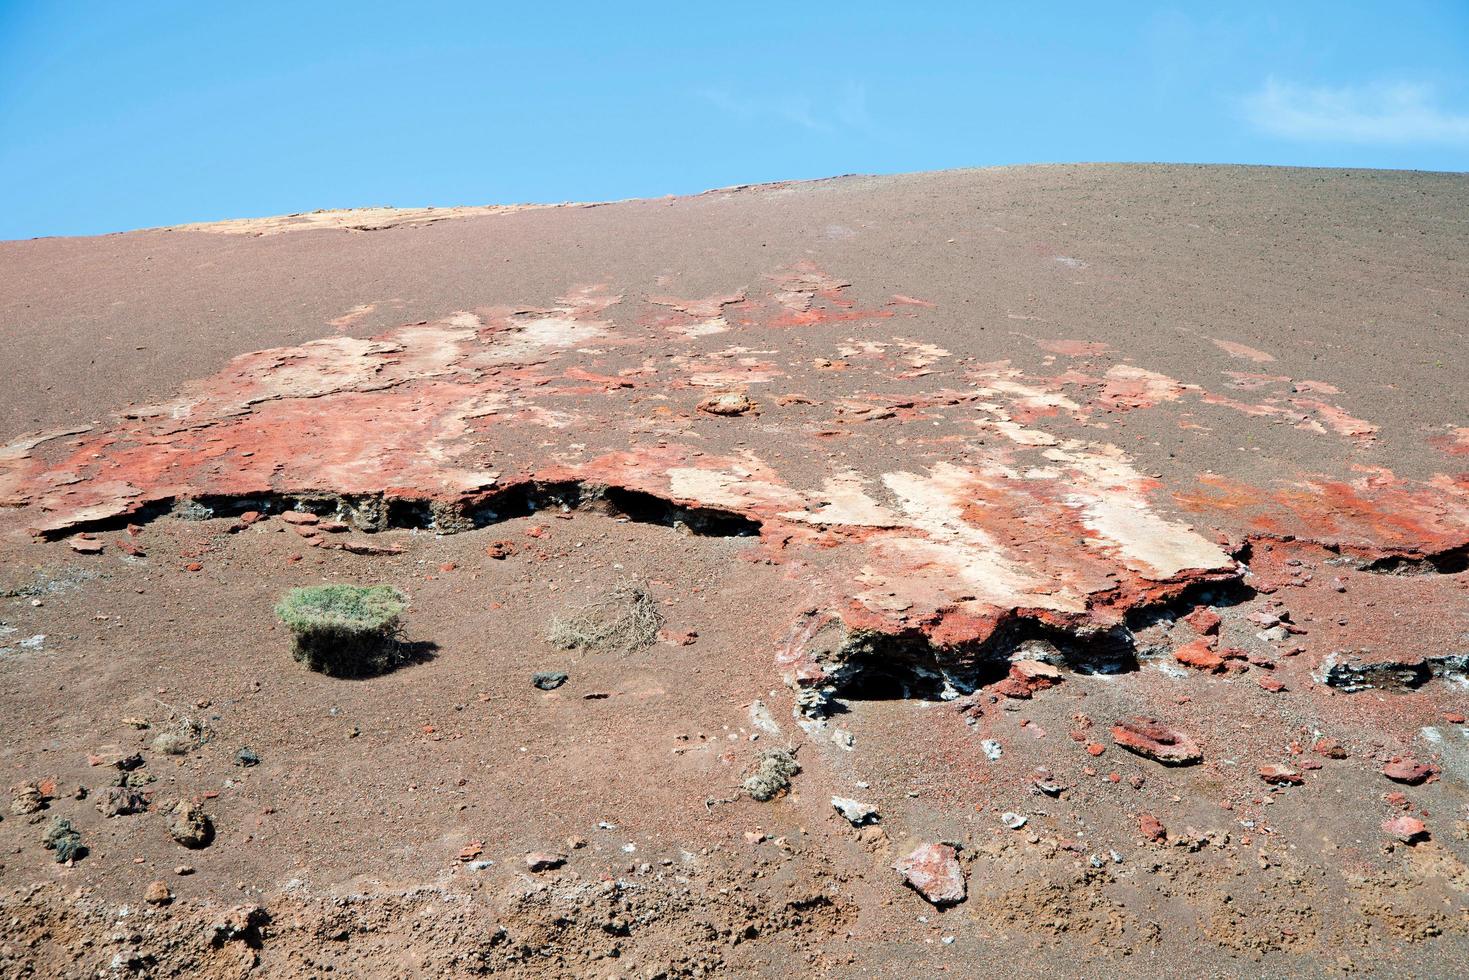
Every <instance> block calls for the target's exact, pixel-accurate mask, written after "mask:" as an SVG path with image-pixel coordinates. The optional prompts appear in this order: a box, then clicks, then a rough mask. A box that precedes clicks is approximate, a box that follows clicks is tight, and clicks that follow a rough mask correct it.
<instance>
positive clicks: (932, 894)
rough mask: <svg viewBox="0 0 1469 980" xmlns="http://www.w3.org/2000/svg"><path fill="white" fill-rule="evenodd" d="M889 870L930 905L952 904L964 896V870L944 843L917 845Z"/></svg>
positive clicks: (949, 847) (951, 848)
mask: <svg viewBox="0 0 1469 980" xmlns="http://www.w3.org/2000/svg"><path fill="white" fill-rule="evenodd" d="M893 869H894V870H895V871H897V872H898V873H899V874H901V875H902V876H903V880H904V881H905V882H906V883H907V884H908V886H909V887H910V888H912V889H913V890H914V891H916V892H917V893H918V894H920V895H922V896H923V897H924V899H926V900H927V901H928V902H930V903H931V904H933V905H939V906H943V905H953V904H955V903H957V902H962V901H964V897H965V895H966V894H967V890H966V885H965V881H964V869H963V868H962V867H961V866H960V865H959V858H958V856H957V855H956V854H955V852H954V848H953V847H951V846H950V845H948V844H920V845H918V846H917V847H916V848H914V849H913V850H912V851H911V852H909V853H908V854H907V855H906V856H905V857H902V858H899V859H898V861H897V862H896V863H895V864H894V865H893Z"/></svg>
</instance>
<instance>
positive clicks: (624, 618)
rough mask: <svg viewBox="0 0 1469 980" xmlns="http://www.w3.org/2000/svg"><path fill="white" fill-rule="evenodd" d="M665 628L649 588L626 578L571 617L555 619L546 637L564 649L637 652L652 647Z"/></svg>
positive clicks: (597, 651) (661, 615) (598, 651)
mask: <svg viewBox="0 0 1469 980" xmlns="http://www.w3.org/2000/svg"><path fill="white" fill-rule="evenodd" d="M662 628H663V614H662V613H661V612H659V611H658V604H657V603H656V602H654V601H653V597H652V596H650V595H649V594H648V590H647V589H646V588H645V587H644V586H643V585H642V584H640V583H637V582H631V581H626V580H624V581H622V582H619V583H617V585H616V587H615V588H613V589H612V590H611V591H610V592H608V593H607V594H606V595H603V596H602V597H600V598H598V599H596V600H595V601H593V602H590V603H588V604H587V605H585V606H583V607H582V608H581V609H578V610H577V611H576V613H574V614H573V615H572V616H571V617H570V618H569V619H560V618H557V619H553V620H552V621H551V628H550V629H549V630H548V631H547V632H546V639H548V640H549V641H551V642H552V643H554V644H555V645H556V646H558V647H560V648H561V649H563V650H590V651H592V652H593V653H633V652H635V651H637V650H642V649H644V648H645V647H649V646H652V645H653V642H654V641H655V640H657V639H658V631H659V630H660V629H662Z"/></svg>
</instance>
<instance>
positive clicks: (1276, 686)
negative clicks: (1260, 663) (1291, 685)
mask: <svg viewBox="0 0 1469 980" xmlns="http://www.w3.org/2000/svg"><path fill="white" fill-rule="evenodd" d="M1255 683H1256V684H1259V685H1260V686H1261V687H1262V688H1264V689H1265V690H1267V691H1269V692H1270V693H1271V694H1279V693H1280V692H1281V691H1284V690H1285V684H1284V683H1283V682H1281V681H1278V680H1276V679H1275V678H1274V677H1270V676H1269V675H1266V676H1263V677H1257V678H1256V679H1255Z"/></svg>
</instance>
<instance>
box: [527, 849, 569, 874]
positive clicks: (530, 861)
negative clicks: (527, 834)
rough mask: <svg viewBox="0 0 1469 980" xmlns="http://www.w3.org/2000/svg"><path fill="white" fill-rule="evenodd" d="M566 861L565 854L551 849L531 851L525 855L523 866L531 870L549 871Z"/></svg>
mask: <svg viewBox="0 0 1469 980" xmlns="http://www.w3.org/2000/svg"><path fill="white" fill-rule="evenodd" d="M565 863H566V855H564V854H556V853H554V852H552V851H531V852H530V853H529V854H527V855H526V856H525V866H526V867H527V868H530V869H531V870H532V871H551V870H553V869H555V868H559V867H561V866H562V865H563V864H565Z"/></svg>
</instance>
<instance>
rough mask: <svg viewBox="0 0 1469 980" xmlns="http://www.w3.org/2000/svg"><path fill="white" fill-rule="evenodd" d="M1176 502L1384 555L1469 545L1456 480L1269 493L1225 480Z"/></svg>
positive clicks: (1464, 501)
mask: <svg viewBox="0 0 1469 980" xmlns="http://www.w3.org/2000/svg"><path fill="white" fill-rule="evenodd" d="M1198 482H1199V487H1198V489H1197V490H1193V491H1176V492H1174V494H1173V498H1174V500H1176V501H1177V502H1178V503H1179V504H1180V505H1181V506H1182V507H1184V508H1185V509H1186V510H1189V511H1191V512H1193V513H1196V514H1209V513H1214V514H1218V513H1228V514H1231V515H1232V516H1234V517H1236V518H1237V519H1241V520H1243V522H1244V523H1245V524H1246V525H1247V526H1248V527H1249V528H1250V529H1252V530H1253V531H1255V532H1257V533H1260V534H1263V535H1268V536H1275V537H1295V538H1301V539H1305V540H1309V541H1314V542H1318V543H1321V544H1327V545H1331V546H1333V547H1340V548H1343V549H1345V550H1353V551H1361V552H1370V553H1375V554H1379V555H1403V556H1427V555H1436V554H1441V553H1443V552H1447V551H1452V550H1454V549H1457V548H1462V547H1464V546H1465V545H1469V487H1466V486H1465V485H1463V483H1462V482H1460V481H1456V480H1453V479H1451V478H1448V477H1437V478H1435V479H1433V480H1431V481H1428V482H1424V483H1418V482H1412V481H1407V480H1398V479H1395V478H1390V477H1382V476H1377V477H1363V478H1361V479H1358V480H1353V481H1342V480H1328V479H1305V480H1300V481H1296V482H1292V483H1281V484H1278V485H1277V486H1275V487H1273V488H1268V489H1267V488H1261V487H1257V486H1252V485H1249V484H1245V483H1242V482H1239V481H1236V480H1231V479H1229V478H1227V477H1223V476H1219V475H1213V474H1210V475H1204V476H1200V477H1199V478H1198Z"/></svg>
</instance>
